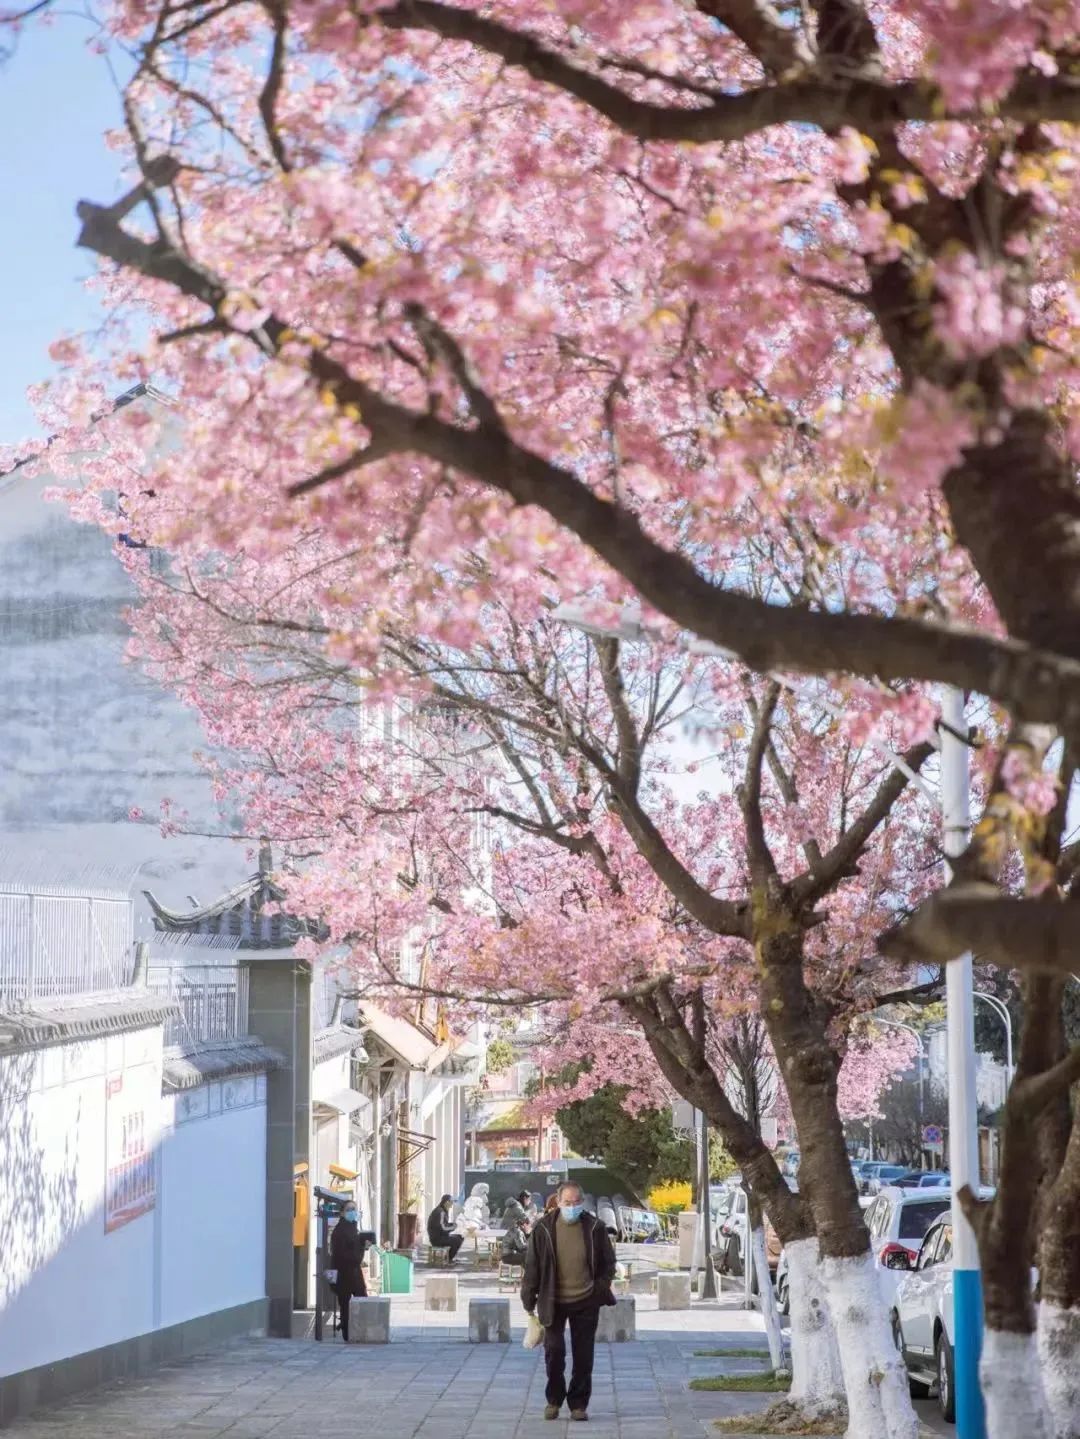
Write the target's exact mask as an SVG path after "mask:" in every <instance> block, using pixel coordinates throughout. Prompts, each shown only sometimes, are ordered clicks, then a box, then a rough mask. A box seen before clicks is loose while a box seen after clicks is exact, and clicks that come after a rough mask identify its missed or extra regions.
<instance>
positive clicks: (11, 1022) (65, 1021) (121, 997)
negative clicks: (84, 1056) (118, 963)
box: [0, 989, 180, 1055]
mask: <svg viewBox="0 0 1080 1439" xmlns="http://www.w3.org/2000/svg"><path fill="white" fill-rule="evenodd" d="M179 1012H180V1011H179V1008H178V1006H177V1004H176V1002H175V1001H174V1000H171V999H168V998H163V997H162V996H160V995H153V994H148V993H147V992H146V991H145V990H139V989H126V990H113V991H105V992H99V993H97V994H80V995H76V996H72V997H71V998H70V999H55V1000H41V1001H38V1002H35V1003H33V1004H30V1005H27V1006H26V1008H20V1009H19V1010H18V1011H17V1012H14V1013H10V1014H2V1015H0V1055H3V1054H14V1053H16V1052H17V1051H18V1050H21V1049H41V1048H43V1047H44V1046H46V1045H50V1044H62V1043H64V1042H65V1041H68V1040H73V1039H99V1038H101V1037H102V1036H103V1035H108V1034H122V1033H124V1032H125V1031H127V1030H133V1029H150V1028H152V1027H153V1026H154V1025H159V1024H161V1023H162V1022H163V1021H164V1020H166V1019H171V1018H172V1017H173V1016H174V1015H176V1014H179Z"/></svg>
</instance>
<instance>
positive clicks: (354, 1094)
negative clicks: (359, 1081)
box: [313, 1089, 371, 1114]
mask: <svg viewBox="0 0 1080 1439" xmlns="http://www.w3.org/2000/svg"><path fill="white" fill-rule="evenodd" d="M313 1103H314V1104H315V1105H316V1106H318V1105H320V1104H321V1105H322V1106H323V1108H324V1109H336V1110H337V1112H338V1113H339V1114H354V1113H355V1112H356V1111H357V1110H358V1109H363V1107H364V1105H365V1104H370V1103H371V1100H370V1099H369V1098H368V1097H367V1095H366V1094H361V1093H360V1091H359V1090H358V1089H339V1090H338V1091H337V1093H336V1094H329V1095H327V1097H326V1098H325V1099H316V1100H314V1101H313Z"/></svg>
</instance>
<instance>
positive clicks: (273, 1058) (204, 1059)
mask: <svg viewBox="0 0 1080 1439" xmlns="http://www.w3.org/2000/svg"><path fill="white" fill-rule="evenodd" d="M285 1063H286V1060H285V1056H284V1055H283V1054H280V1053H279V1052H278V1051H277V1050H276V1049H272V1048H271V1047H270V1045H269V1044H263V1042H262V1040H261V1039H259V1038H258V1037H257V1036H256V1035H254V1034H245V1035H241V1036H240V1037H239V1038H237V1039H214V1040H209V1041H207V1042H206V1043H205V1044H200V1045H198V1046H197V1047H195V1048H191V1049H188V1050H186V1051H185V1050H184V1049H182V1048H180V1047H179V1046H176V1047H174V1048H170V1049H167V1050H166V1051H165V1065H164V1070H163V1072H162V1078H161V1087H162V1089H163V1090H164V1091H166V1092H167V1093H168V1092H173V1091H176V1090H180V1089H194V1088H195V1087H196V1086H197V1085H200V1084H206V1083H207V1081H208V1080H211V1079H224V1078H226V1077H227V1076H228V1075H230V1074H265V1073H266V1071H267V1070H270V1069H280V1068H281V1067H282V1066H283V1065H284V1064H285Z"/></svg>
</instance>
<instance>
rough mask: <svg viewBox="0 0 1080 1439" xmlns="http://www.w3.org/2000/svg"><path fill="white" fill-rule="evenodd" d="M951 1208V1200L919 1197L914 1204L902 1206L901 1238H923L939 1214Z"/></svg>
mask: <svg viewBox="0 0 1080 1439" xmlns="http://www.w3.org/2000/svg"><path fill="white" fill-rule="evenodd" d="M948 1208H950V1201H949V1200H948V1199H947V1198H945V1197H944V1196H943V1197H942V1198H941V1199H919V1200H917V1201H916V1202H915V1203H913V1204H903V1205H901V1207H900V1233H899V1235H898V1236H897V1237H898V1238H899V1239H921V1238H922V1237H923V1235H924V1234H925V1233H926V1231H927V1230H928V1229H929V1228H930V1226H931V1224H933V1222H934V1220H935V1219H936V1218H937V1217H938V1215H939V1214H944V1212H945V1210H946V1209H948Z"/></svg>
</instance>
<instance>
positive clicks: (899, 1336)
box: [890, 1309, 930, 1399]
mask: <svg viewBox="0 0 1080 1439" xmlns="http://www.w3.org/2000/svg"><path fill="white" fill-rule="evenodd" d="M890 1317H891V1320H892V1337H893V1343H894V1344H895V1345H896V1352H897V1353H898V1354H899V1355H900V1358H901V1359H904V1331H903V1330H902V1329H901V1328H900V1316H899V1314H897V1312H896V1310H895V1309H894V1310H893V1312H892V1315H891V1316H890ZM904 1367H905V1369H906V1368H907V1360H906V1359H904ZM907 1382H908V1392H909V1394H910V1395H911V1397H912V1399H926V1398H927V1397H928V1396H929V1393H930V1386H929V1384H925V1383H923V1381H922V1380H921V1379H913V1378H912V1377H911V1375H910V1374H909V1375H908V1381H907Z"/></svg>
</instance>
